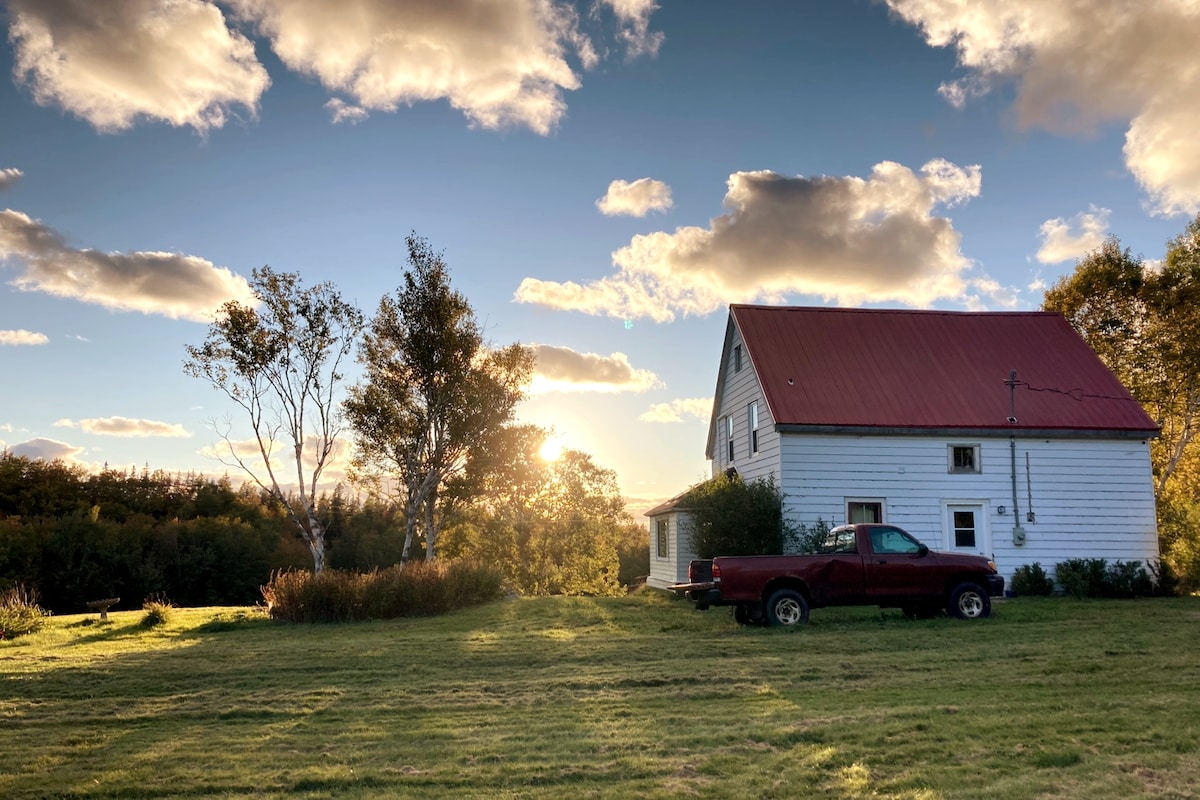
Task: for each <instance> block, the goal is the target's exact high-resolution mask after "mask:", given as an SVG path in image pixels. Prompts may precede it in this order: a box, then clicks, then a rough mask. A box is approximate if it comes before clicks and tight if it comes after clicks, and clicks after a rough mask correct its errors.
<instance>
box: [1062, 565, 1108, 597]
mask: <svg viewBox="0 0 1200 800" xmlns="http://www.w3.org/2000/svg"><path fill="white" fill-rule="evenodd" d="M1107 569H1108V562H1107V561H1105V560H1104V559H1103V558H1068V559H1067V560H1066V561H1062V562H1060V563H1059V564H1058V565H1056V566H1055V568H1054V574H1055V576H1056V577H1057V578H1058V583H1059V585H1061V586H1062V588H1063V591H1064V592H1066V593H1067V594H1068V595H1070V596H1071V597H1075V598H1079V599H1082V598H1084V597H1103V596H1104V576H1105V573H1106V572H1107Z"/></svg>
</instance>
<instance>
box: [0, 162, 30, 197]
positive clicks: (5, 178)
mask: <svg viewBox="0 0 1200 800" xmlns="http://www.w3.org/2000/svg"><path fill="white" fill-rule="evenodd" d="M24 174H25V173H23V172H21V170H19V169H17V168H16V167H5V168H4V169H0V192H2V191H4V190H5V189H11V188H12V187H14V186H16V185H17V183H18V182H20V180H21V177H22V176H23V175H24Z"/></svg>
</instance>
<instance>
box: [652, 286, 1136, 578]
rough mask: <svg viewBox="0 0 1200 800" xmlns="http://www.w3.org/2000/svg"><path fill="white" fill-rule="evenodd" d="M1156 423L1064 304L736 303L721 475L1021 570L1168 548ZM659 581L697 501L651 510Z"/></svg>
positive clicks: (795, 503) (686, 552)
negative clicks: (1160, 526) (1153, 453)
mask: <svg viewBox="0 0 1200 800" xmlns="http://www.w3.org/2000/svg"><path fill="white" fill-rule="evenodd" d="M1157 433H1158V426H1157V425H1156V424H1155V423H1154V421H1153V420H1152V419H1150V417H1149V416H1147V414H1146V412H1145V411H1144V410H1143V409H1142V407H1141V406H1140V405H1139V404H1138V403H1137V402H1136V401H1135V400H1134V399H1133V398H1132V396H1130V394H1129V392H1128V391H1127V390H1126V389H1125V388H1124V387H1123V386H1122V385H1121V383H1120V382H1119V381H1118V380H1117V379H1116V377H1115V376H1114V375H1113V374H1112V373H1111V372H1110V371H1109V370H1108V368H1107V367H1105V366H1104V364H1103V363H1102V362H1101V361H1100V359H1099V358H1098V357H1097V356H1096V354H1095V353H1094V352H1092V350H1091V348H1089V347H1088V345H1087V343H1085V342H1084V341H1083V340H1082V339H1081V338H1080V337H1079V336H1078V334H1076V333H1075V331H1074V330H1073V329H1072V328H1071V326H1070V325H1069V324H1067V322H1066V320H1065V319H1064V318H1063V317H1062V316H1061V315H1060V314H1057V313H1050V312H996V313H976V312H949V311H904V310H864V309H834V308H796V307H780V306H749V305H733V306H730V309H729V323H728V326H727V328H726V333H725V344H724V348H723V351H722V353H721V365H720V371H719V372H718V375H717V388H716V395H715V398H714V400H713V412H712V420H711V423H710V424H709V430H708V447H707V455H708V458H709V459H711V463H712V473H713V474H714V475H716V474H718V473H721V472H725V471H727V470H729V469H731V468H732V469H735V470H737V472H738V473H739V474H740V475H741V476H742V477H743V478H744V479H746V480H754V479H755V478H760V477H765V476H768V475H774V476H775V478H776V481H777V482H778V484H779V486H780V488H781V489H782V491H783V493H784V494H785V501H784V502H785V509H784V511H785V514H786V515H787V516H788V517H789V518H790V519H791V520H792V521H794V522H797V523H804V524H809V525H811V524H814V523H816V522H817V521H818V520H824V521H825V522H827V523H829V524H831V525H833V524H841V523H843V522H888V523H892V524H894V525H899V526H900V527H902V528H904V529H906V530H908V531H909V532H910V533H912V534H913V535H915V536H916V537H917V538H919V539H921V540H922V541H924V542H925V543H926V544H928V545H929V546H930V547H931V548H933V549H936V550H945V551H957V552H964V553H977V554H981V555H986V556H988V557H991V558H994V559H995V561H996V564H997V567H998V568H999V569H1000V572H1001V573H1003V574H1004V575H1005V577H1006V578H1008V579H1011V576H1012V573H1013V571H1014V570H1015V569H1017V567H1020V566H1021V565H1023V564H1032V563H1033V562H1035V561H1036V562H1040V563H1041V564H1042V566H1043V567H1045V568H1046V569H1047V571H1052V570H1053V567H1054V565H1055V564H1056V563H1058V562H1060V561H1064V560H1066V559H1068V558H1106V559H1109V561H1110V562H1111V561H1115V560H1117V559H1120V560H1123V561H1131V560H1140V561H1143V562H1145V561H1148V560H1154V559H1157V558H1158V534H1157V530H1156V524H1155V508H1154V487H1153V481H1152V477H1151V469H1150V450H1149V440H1150V439H1151V438H1152V437H1154V436H1156V435H1157ZM647 516H649V517H650V578H649V581H648V582H649V583H650V585H652V586H658V587H666V586H667V585H669V584H671V583H675V582H679V581H683V580H686V578H687V565H688V561H689V560H691V559H692V558H693V555H692V553H691V552H690V546H689V537H688V530H687V519H688V517H687V511H686V509H685V508H681V507H680V505H679V498H676V499H675V500H672V501H669V502H667V503H664V504H663V505H661V506H659V507H657V508H655V509H652V510H651V511H649V512H647Z"/></svg>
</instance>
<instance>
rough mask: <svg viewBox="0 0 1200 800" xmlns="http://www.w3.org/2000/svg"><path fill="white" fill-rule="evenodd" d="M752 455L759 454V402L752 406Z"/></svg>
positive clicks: (750, 412) (750, 414) (750, 410)
mask: <svg viewBox="0 0 1200 800" xmlns="http://www.w3.org/2000/svg"><path fill="white" fill-rule="evenodd" d="M749 419H750V455H754V454H755V453H757V452H758V401H757V400H755V401H754V402H753V403H751V404H750V408H749Z"/></svg>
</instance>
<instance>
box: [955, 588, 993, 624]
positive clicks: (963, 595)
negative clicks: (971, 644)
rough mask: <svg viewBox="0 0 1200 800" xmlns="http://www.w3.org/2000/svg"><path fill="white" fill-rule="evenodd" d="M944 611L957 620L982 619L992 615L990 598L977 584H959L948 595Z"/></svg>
mask: <svg viewBox="0 0 1200 800" xmlns="http://www.w3.org/2000/svg"><path fill="white" fill-rule="evenodd" d="M946 610H947V611H948V612H949V613H950V616H952V617H958V618H959V619H983V618H984V617H990V616H991V615H992V598H990V597H988V593H987V590H986V589H984V588H983V587H982V586H980V585H979V584H978V583H970V582H967V583H960V584H959V585H958V586H955V587H954V591H952V592H951V593H950V602H949V603H947V604H946Z"/></svg>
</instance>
